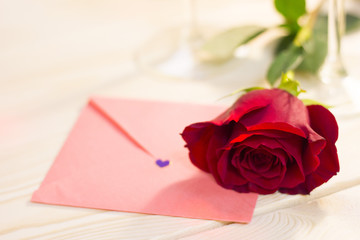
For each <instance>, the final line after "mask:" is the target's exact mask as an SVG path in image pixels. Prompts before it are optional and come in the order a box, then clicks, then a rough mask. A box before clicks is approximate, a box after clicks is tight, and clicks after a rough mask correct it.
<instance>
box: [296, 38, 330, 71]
mask: <svg viewBox="0 0 360 240" xmlns="http://www.w3.org/2000/svg"><path fill="white" fill-rule="evenodd" d="M304 50H305V51H304V55H303V61H302V62H301V64H300V65H299V66H298V67H297V68H296V70H299V71H305V72H310V73H313V74H315V73H317V72H318V71H319V69H320V67H321V66H322V64H323V63H324V61H325V58H326V55H327V36H326V34H321V33H319V32H317V33H316V32H314V34H313V36H312V37H311V38H310V39H309V40H308V41H307V42H306V43H305V44H304Z"/></svg>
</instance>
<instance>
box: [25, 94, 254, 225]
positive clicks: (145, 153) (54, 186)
mask: <svg viewBox="0 0 360 240" xmlns="http://www.w3.org/2000/svg"><path fill="white" fill-rule="evenodd" d="M223 110H224V108H223V107H219V106H203V105H194V104H185V103H169V102H152V101H141V100H128V99H110V98H92V99H91V100H90V102H89V104H88V105H87V106H86V107H85V108H84V109H83V111H82V113H81V115H80V117H79V119H78V121H77V122H76V124H75V126H74V128H73V129H72V131H71V133H70V135H69V137H68V139H67V141H66V142H65V144H64V146H63V148H62V150H61V151H60V153H59V155H58V156H57V158H56V160H55V162H54V163H53V165H52V167H51V168H50V170H49V172H48V173H47V175H46V177H45V179H44V181H43V182H42V184H41V186H40V188H39V189H38V190H37V191H35V193H34V194H33V196H32V199H31V200H32V201H33V202H38V203H47V204H57V205H67V206H76V207H86V208H96V209H107V210H116V211H126V212H137V213H148V214H161V215H168V216H179V217H188V218H200V219H212V220H222V221H234V222H249V221H250V220H251V217H252V214H253V210H254V208H255V204H256V200H257V194H240V193H237V192H235V191H232V190H227V189H223V188H222V187H220V186H218V185H217V184H216V183H215V181H214V180H213V178H212V176H211V175H210V174H208V173H204V172H202V171H200V170H198V169H197V168H196V167H195V166H193V165H192V164H191V163H190V161H189V159H188V150H187V149H186V148H184V141H183V140H182V138H181V136H180V133H181V132H182V130H183V129H184V127H185V126H187V125H189V124H190V123H193V122H197V121H205V120H209V119H212V118H214V117H216V116H217V115H219V114H220V113H221V112H222V111H223ZM158 159H160V160H162V161H165V160H169V161H170V164H169V165H168V166H164V167H160V166H158V165H157V164H156V160H158Z"/></svg>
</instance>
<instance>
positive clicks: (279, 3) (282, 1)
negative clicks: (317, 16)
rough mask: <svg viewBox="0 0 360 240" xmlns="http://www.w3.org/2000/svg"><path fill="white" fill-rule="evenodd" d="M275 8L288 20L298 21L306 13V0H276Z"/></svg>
mask: <svg viewBox="0 0 360 240" xmlns="http://www.w3.org/2000/svg"><path fill="white" fill-rule="evenodd" d="M275 8H276V10H277V11H278V12H279V13H280V14H281V15H283V16H284V17H285V19H286V20H287V21H288V22H296V21H297V20H298V18H299V17H300V16H302V15H304V14H305V13H306V3H305V0H275Z"/></svg>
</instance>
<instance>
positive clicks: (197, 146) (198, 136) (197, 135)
mask: <svg viewBox="0 0 360 240" xmlns="http://www.w3.org/2000/svg"><path fill="white" fill-rule="evenodd" d="M215 127H216V126H215V125H214V124H212V123H211V122H202V123H194V124H191V125H189V126H187V127H186V128H185V129H184V131H183V132H182V134H181V136H182V138H183V139H184V140H185V142H186V145H185V147H187V148H188V149H189V158H190V160H191V162H192V163H193V164H194V165H195V166H197V167H198V168H200V169H202V170H204V171H206V172H209V167H208V165H207V161H206V152H207V149H208V143H209V141H210V139H211V137H212V136H213V132H214V130H215Z"/></svg>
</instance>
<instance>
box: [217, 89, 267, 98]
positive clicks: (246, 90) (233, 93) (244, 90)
mask: <svg viewBox="0 0 360 240" xmlns="http://www.w3.org/2000/svg"><path fill="white" fill-rule="evenodd" d="M262 89H265V88H263V87H250V88H240V89H238V90H235V91H234V92H232V93H230V94H228V95H226V96H224V97H222V98H220V99H219V100H221V99H224V98H227V97H231V96H233V95H236V94H239V93H243V92H244V93H248V92H251V91H254V90H262Z"/></svg>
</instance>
